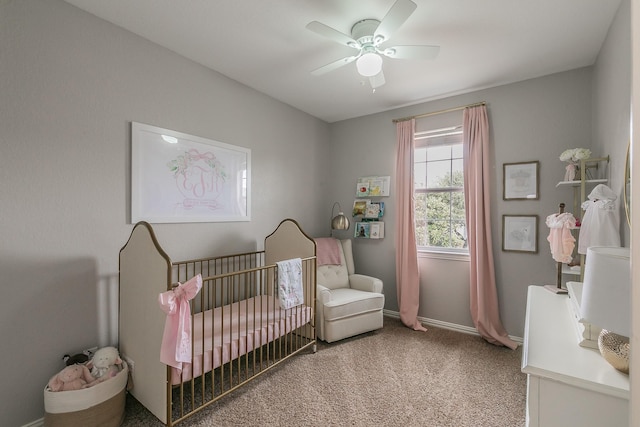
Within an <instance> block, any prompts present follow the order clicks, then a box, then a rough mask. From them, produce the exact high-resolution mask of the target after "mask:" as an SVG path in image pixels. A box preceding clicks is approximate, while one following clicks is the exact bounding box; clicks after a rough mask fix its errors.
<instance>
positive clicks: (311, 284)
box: [167, 252, 316, 426]
mask: <svg viewBox="0 0 640 427" xmlns="http://www.w3.org/2000/svg"><path fill="white" fill-rule="evenodd" d="M263 264H264V252H251V253H244V254H237V255H230V256H224V257H218V258H211V259H197V260H189V261H183V262H180V263H175V264H173V265H172V271H173V278H174V281H175V282H184V281H186V280H188V279H189V278H191V277H193V276H194V275H197V274H201V275H202V276H203V286H202V290H201V291H200V293H199V294H198V295H197V296H196V297H195V298H194V300H193V301H192V302H191V311H192V316H191V319H192V320H191V321H192V325H191V326H192V331H193V336H192V341H191V343H192V355H193V356H192V362H191V364H190V366H188V365H187V366H186V367H185V368H184V369H183V370H182V372H181V373H180V374H179V379H178V380H175V377H176V373H175V372H174V371H173V370H172V368H168V369H167V376H168V379H169V380H168V381H167V383H168V386H167V400H168V401H169V402H171V404H170V405H168V409H167V412H168V413H167V420H168V423H167V424H168V425H169V426H171V425H173V424H175V423H178V422H180V421H182V420H184V419H186V418H188V417H189V416H190V415H192V414H193V413H194V412H197V411H200V410H201V409H203V408H205V407H206V406H208V405H210V404H212V403H213V402H215V401H217V400H218V399H220V398H222V397H224V396H226V395H227V394H229V393H231V392H233V391H234V390H235V389H237V388H238V387H240V386H242V385H244V384H245V383H247V382H248V381H251V380H252V379H254V378H256V377H258V376H259V375H261V374H262V373H264V372H266V371H267V370H268V369H270V368H272V367H274V366H276V365H278V364H279V363H281V362H283V361H284V360H286V359H287V358H289V357H290V356H292V355H294V354H296V353H299V352H301V351H303V350H305V349H307V348H309V347H312V348H313V351H314V352H315V349H316V348H315V344H316V333H315V300H316V287H315V283H316V280H315V279H316V257H310V258H304V259H303V260H302V265H303V293H304V304H302V305H299V306H297V307H293V308H290V309H287V310H285V309H282V308H281V307H280V305H279V299H278V283H277V273H278V271H277V266H276V265H269V266H264V265H263Z"/></svg>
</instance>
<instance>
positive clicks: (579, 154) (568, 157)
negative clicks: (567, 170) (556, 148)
mask: <svg viewBox="0 0 640 427" xmlns="http://www.w3.org/2000/svg"><path fill="white" fill-rule="evenodd" d="M590 157H591V150H589V149H588V148H570V149H568V150H564V151H563V152H562V154H560V160H562V161H563V162H568V163H577V162H579V161H580V160H586V159H588V158H590Z"/></svg>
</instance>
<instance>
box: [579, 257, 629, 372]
mask: <svg viewBox="0 0 640 427" xmlns="http://www.w3.org/2000/svg"><path fill="white" fill-rule="evenodd" d="M629 259H630V251H629V248H620V247H605V246H591V247H589V248H588V249H587V258H586V262H585V271H584V282H583V285H582V301H581V305H580V311H581V312H582V313H581V314H582V317H583V318H584V319H585V320H586V321H587V322H589V323H591V324H592V325H595V326H597V327H600V328H602V332H601V333H600V336H599V337H598V348H599V349H600V353H601V354H602V357H604V358H605V360H606V361H607V362H609V363H610V364H611V365H612V366H613V367H614V368H616V369H617V370H619V371H621V372H624V373H626V374H628V373H629V338H628V337H629V336H630V335H631V264H630V261H629Z"/></svg>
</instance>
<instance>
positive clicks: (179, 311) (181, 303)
mask: <svg viewBox="0 0 640 427" xmlns="http://www.w3.org/2000/svg"><path fill="white" fill-rule="evenodd" d="M201 288H202V276H201V275H200V274H198V275H197V276H194V277H193V278H191V279H190V280H189V281H187V282H186V283H184V284H180V283H178V286H177V287H176V288H174V289H172V290H170V291H167V292H163V293H161V294H160V295H158V303H159V304H160V308H162V311H164V312H165V313H167V319H166V320H165V323H164V334H163V335H162V347H161V348H160V361H161V362H162V363H164V364H167V365H169V366H173V367H174V368H177V369H182V362H188V363H191V308H190V307H189V301H190V300H192V299H193V298H194V297H195V296H196V294H197V293H198V292H200V289H201Z"/></svg>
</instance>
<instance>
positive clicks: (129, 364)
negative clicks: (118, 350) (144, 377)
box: [122, 355, 135, 375]
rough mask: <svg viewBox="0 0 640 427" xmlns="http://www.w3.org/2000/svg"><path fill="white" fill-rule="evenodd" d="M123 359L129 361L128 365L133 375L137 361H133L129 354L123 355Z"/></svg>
mask: <svg viewBox="0 0 640 427" xmlns="http://www.w3.org/2000/svg"><path fill="white" fill-rule="evenodd" d="M122 360H124V361H125V362H126V363H127V366H128V367H129V372H130V373H131V375H133V369H134V367H135V362H134V361H133V359H131V358H130V357H129V356H126V355H122Z"/></svg>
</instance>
